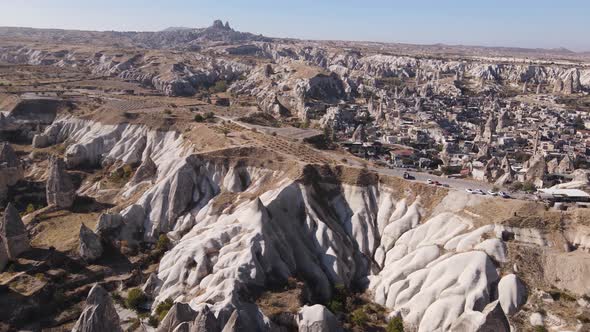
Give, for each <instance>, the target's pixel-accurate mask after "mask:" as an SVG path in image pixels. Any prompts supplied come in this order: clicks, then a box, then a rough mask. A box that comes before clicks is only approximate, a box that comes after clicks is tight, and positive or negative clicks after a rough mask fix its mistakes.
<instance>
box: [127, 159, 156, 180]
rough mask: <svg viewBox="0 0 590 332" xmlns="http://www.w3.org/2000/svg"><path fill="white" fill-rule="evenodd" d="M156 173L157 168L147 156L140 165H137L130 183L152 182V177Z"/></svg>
mask: <svg viewBox="0 0 590 332" xmlns="http://www.w3.org/2000/svg"><path fill="white" fill-rule="evenodd" d="M157 173H158V166H156V163H154V161H153V160H152V158H151V157H150V156H148V157H147V158H146V159H145V160H144V161H143V162H142V163H141V165H139V167H138V168H137V170H136V171H135V174H133V177H132V178H131V183H140V182H143V181H148V180H153V179H154V177H155V176H156V175H157Z"/></svg>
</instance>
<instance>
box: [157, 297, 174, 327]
mask: <svg viewBox="0 0 590 332" xmlns="http://www.w3.org/2000/svg"><path fill="white" fill-rule="evenodd" d="M173 305H174V301H172V299H171V298H167V299H166V300H164V302H160V303H159V304H158V306H157V307H156V315H157V318H158V319H159V321H160V322H161V321H162V320H164V317H166V315H167V314H168V311H170V308H172V306H173Z"/></svg>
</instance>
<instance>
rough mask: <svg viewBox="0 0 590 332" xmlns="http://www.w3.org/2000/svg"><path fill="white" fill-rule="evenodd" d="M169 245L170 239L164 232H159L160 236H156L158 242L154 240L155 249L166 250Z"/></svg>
mask: <svg viewBox="0 0 590 332" xmlns="http://www.w3.org/2000/svg"><path fill="white" fill-rule="evenodd" d="M169 247H170V239H169V238H168V237H167V236H166V234H160V237H158V242H156V249H157V250H168V248H169Z"/></svg>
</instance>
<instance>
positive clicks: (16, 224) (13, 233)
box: [0, 203, 31, 260]
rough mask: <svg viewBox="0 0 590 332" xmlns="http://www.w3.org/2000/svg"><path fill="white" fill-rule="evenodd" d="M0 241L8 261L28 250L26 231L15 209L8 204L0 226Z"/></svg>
mask: <svg viewBox="0 0 590 332" xmlns="http://www.w3.org/2000/svg"><path fill="white" fill-rule="evenodd" d="M0 239H1V242H2V244H3V245H4V249H5V252H6V255H7V257H8V259H11V260H13V259H15V258H17V257H18V256H19V255H20V254H22V253H23V252H25V251H27V250H29V249H30V247H31V246H30V244H29V236H28V235H27V230H26V228H25V225H24V224H23V221H22V220H21V218H20V215H19V213H18V211H17V210H16V208H15V207H14V206H13V205H12V204H11V203H9V204H8V206H6V209H5V210H4V217H3V218H2V222H1V224H0Z"/></svg>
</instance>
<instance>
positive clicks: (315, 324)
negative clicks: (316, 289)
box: [297, 304, 342, 332]
mask: <svg viewBox="0 0 590 332" xmlns="http://www.w3.org/2000/svg"><path fill="white" fill-rule="evenodd" d="M297 325H298V326H299V332H338V331H342V328H341V327H340V324H339V323H338V320H337V319H336V317H335V316H334V314H333V313H331V312H330V310H328V308H326V307H324V306H323V305H321V304H316V305H313V306H304V307H303V308H301V309H300V310H299V313H298V314H297Z"/></svg>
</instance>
